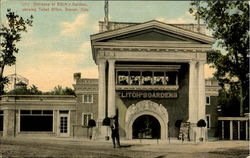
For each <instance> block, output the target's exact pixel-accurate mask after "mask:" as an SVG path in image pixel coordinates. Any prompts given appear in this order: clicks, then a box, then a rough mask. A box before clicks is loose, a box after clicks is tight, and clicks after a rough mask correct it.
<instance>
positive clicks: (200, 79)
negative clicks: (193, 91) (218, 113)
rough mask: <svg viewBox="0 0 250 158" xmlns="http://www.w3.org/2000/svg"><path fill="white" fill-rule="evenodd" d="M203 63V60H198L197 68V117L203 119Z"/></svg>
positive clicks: (204, 108)
mask: <svg viewBox="0 0 250 158" xmlns="http://www.w3.org/2000/svg"><path fill="white" fill-rule="evenodd" d="M204 64H205V61H200V62H199V70H198V91H199V97H198V100H199V101H198V119H204V120H205V116H206V104H205V99H206V97H205V78H204Z"/></svg>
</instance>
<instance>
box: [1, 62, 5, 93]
mask: <svg viewBox="0 0 250 158" xmlns="http://www.w3.org/2000/svg"><path fill="white" fill-rule="evenodd" d="M3 71H4V63H3V64H2V65H1V66H0V95H3V94H4V84H5V83H4V78H3Z"/></svg>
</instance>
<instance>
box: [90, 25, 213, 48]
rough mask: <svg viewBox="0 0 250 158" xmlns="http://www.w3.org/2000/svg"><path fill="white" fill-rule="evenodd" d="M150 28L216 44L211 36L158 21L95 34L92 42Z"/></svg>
mask: <svg viewBox="0 0 250 158" xmlns="http://www.w3.org/2000/svg"><path fill="white" fill-rule="evenodd" d="M150 28H157V29H160V30H163V31H166V32H170V33H173V34H177V35H181V36H184V37H188V38H190V39H195V40H199V41H202V42H206V43H210V44H211V43H213V42H214V39H213V38H212V37H210V36H206V35H203V34H199V33H196V32H192V31H188V30H185V29H182V28H179V27H176V26H172V25H169V24H166V23H162V22H159V21H156V20H153V21H149V22H146V23H142V24H138V25H133V26H130V27H125V28H122V29H118V30H113V31H107V32H102V33H98V34H94V35H91V36H90V37H91V40H93V41H98V40H104V39H108V38H111V37H117V36H121V35H125V34H129V33H134V32H138V31H142V30H146V29H150Z"/></svg>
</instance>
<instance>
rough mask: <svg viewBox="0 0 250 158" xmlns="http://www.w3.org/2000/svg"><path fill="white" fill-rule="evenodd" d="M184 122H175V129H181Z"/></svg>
mask: <svg viewBox="0 0 250 158" xmlns="http://www.w3.org/2000/svg"><path fill="white" fill-rule="evenodd" d="M181 123H182V120H176V121H175V127H177V128H180V127H181Z"/></svg>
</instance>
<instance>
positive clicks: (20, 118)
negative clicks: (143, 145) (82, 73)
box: [0, 78, 219, 138]
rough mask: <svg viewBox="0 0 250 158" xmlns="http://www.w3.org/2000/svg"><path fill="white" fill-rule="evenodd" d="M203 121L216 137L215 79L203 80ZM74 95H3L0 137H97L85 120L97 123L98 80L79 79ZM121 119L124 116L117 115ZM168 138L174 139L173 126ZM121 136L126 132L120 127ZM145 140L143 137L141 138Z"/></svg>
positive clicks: (175, 133)
mask: <svg viewBox="0 0 250 158" xmlns="http://www.w3.org/2000/svg"><path fill="white" fill-rule="evenodd" d="M205 83H206V119H207V120H206V121H207V128H208V132H207V133H208V135H207V136H208V137H209V138H216V137H217V135H216V134H217V133H218V132H217V131H216V130H217V117H218V115H217V96H218V88H219V86H218V83H217V81H216V80H213V79H208V80H206V82H205ZM74 89H75V93H76V95H75V96H73V95H72V96H68V95H61V96H56V95H50V96H48V95H4V96H2V97H1V104H0V135H1V136H4V137H37V136H38V137H75V138H89V137H90V136H93V138H97V136H98V135H99V133H98V130H96V129H97V128H94V129H93V130H90V129H89V128H88V121H89V120H90V119H93V120H95V121H96V122H97V121H98V79H85V78H79V79H77V80H76V83H75V84H74ZM179 113H180V114H179V115H180V116H181V115H182V111H179ZM120 115H121V116H124V115H125V114H124V113H120ZM183 121H186V120H183ZM169 128H170V129H172V130H171V132H170V137H176V136H177V135H178V130H176V129H175V128H176V127H175V126H174V124H171V125H170V127H169ZM120 133H121V137H123V138H126V133H125V132H124V131H123V129H122V125H121V128H120ZM145 138H146V136H145Z"/></svg>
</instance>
